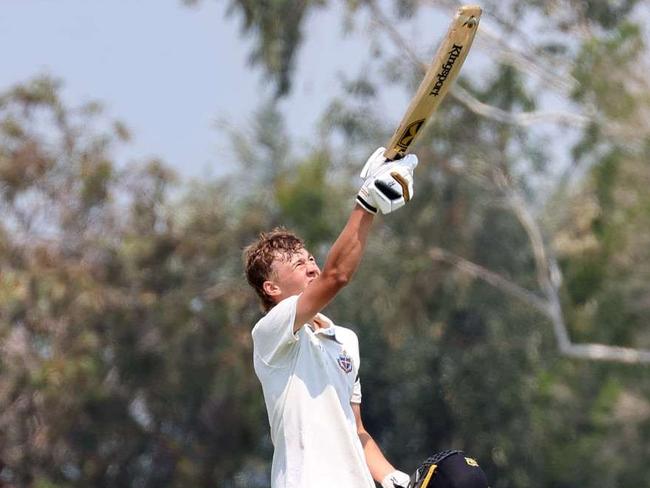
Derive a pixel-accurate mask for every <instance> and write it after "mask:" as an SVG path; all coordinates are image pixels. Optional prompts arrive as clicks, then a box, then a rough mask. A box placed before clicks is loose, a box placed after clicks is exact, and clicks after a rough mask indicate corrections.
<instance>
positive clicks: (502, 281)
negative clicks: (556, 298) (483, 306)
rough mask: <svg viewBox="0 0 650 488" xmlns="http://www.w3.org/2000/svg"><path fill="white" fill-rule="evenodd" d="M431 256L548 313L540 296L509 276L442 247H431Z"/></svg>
mask: <svg viewBox="0 0 650 488" xmlns="http://www.w3.org/2000/svg"><path fill="white" fill-rule="evenodd" d="M429 256H430V257H431V259H433V260H434V261H441V262H445V263H447V264H451V265H452V266H454V267H455V268H457V269H458V270H460V271H462V272H464V273H466V274H468V275H469V276H472V277H474V278H479V279H481V280H483V281H485V282H486V283H489V284H490V285H492V286H494V287H495V288H498V289H499V290H501V291H503V292H505V293H507V294H508V295H510V296H513V297H515V298H517V299H519V300H521V301H523V302H526V303H528V304H529V305H531V306H533V307H535V308H536V309H537V310H539V311H540V312H542V313H544V314H546V315H548V310H547V305H546V303H545V302H544V300H542V299H541V298H540V297H539V296H537V295H536V294H535V293H533V292H532V291H530V290H527V289H526V288H523V287H521V286H519V285H517V284H516V283H514V282H512V281H511V280H509V279H508V278H505V277H503V276H501V275H500V274H498V273H495V272H494V271H490V270H489V269H487V268H485V267H484V266H481V265H480V264H476V263H473V262H471V261H469V260H467V259H465V258H462V257H460V256H457V255H456V254H453V253H450V252H449V251H447V250H445V249H442V248H440V247H434V248H431V249H429Z"/></svg>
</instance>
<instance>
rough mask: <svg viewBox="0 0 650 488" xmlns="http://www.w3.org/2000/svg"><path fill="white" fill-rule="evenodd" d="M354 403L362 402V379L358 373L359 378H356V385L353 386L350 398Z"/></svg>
mask: <svg viewBox="0 0 650 488" xmlns="http://www.w3.org/2000/svg"><path fill="white" fill-rule="evenodd" d="M350 402H352V403H361V380H360V379H359V375H358V374H357V379H356V380H354V386H353V387H352V397H351V398H350Z"/></svg>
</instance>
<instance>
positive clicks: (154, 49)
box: [0, 0, 366, 177]
mask: <svg viewBox="0 0 650 488" xmlns="http://www.w3.org/2000/svg"><path fill="white" fill-rule="evenodd" d="M225 5H226V2H223V1H219V2H217V1H215V0H204V1H203V2H202V3H201V5H200V6H198V7H193V8H187V7H184V6H182V5H181V2H180V0H111V1H103V2H97V1H95V2H93V1H88V0H56V1H55V0H3V1H2V15H0V45H2V46H5V49H4V55H3V56H2V58H3V60H2V69H1V70H0V90H1V91H4V90H6V89H7V88H8V87H10V86H11V85H13V84H14V83H17V82H21V81H25V80H27V79H29V78H31V77H33V76H34V75H37V74H41V73H48V74H50V75H53V76H56V77H58V78H60V79H61V80H62V81H63V82H64V86H65V89H64V96H65V100H66V102H67V103H68V104H69V105H78V104H80V103H82V102H85V101H90V100H97V101H100V102H102V103H103V104H104V106H105V107H106V113H107V114H108V116H109V117H111V118H119V119H120V120H122V121H123V122H125V123H126V125H127V126H128V127H129V128H130V129H131V131H132V133H133V135H134V141H133V142H132V143H130V145H129V146H128V147H127V148H126V149H124V150H122V151H120V152H119V153H118V158H119V159H120V161H121V162H122V163H128V161H130V160H133V159H143V158H146V157H149V156H160V157H162V158H163V159H164V160H165V161H166V162H167V163H169V164H170V165H172V166H173V167H174V168H176V169H177V170H178V171H179V172H180V173H181V174H182V175H184V176H190V177H196V176H202V175H205V174H219V173H220V172H221V171H222V170H223V169H224V168H226V167H227V164H228V161H229V159H230V158H231V157H232V153H231V152H230V151H229V147H228V139H227V137H225V135H224V134H223V133H222V132H220V131H219V129H218V128H217V127H216V126H217V124H216V122H217V120H219V121H226V122H227V123H229V124H231V125H232V126H234V127H245V126H246V125H247V123H248V122H250V121H251V118H252V116H253V111H254V110H255V108H256V107H258V106H259V104H260V103H261V102H262V101H263V100H264V99H265V97H266V96H267V95H268V94H269V93H270V89H271V87H270V85H269V83H268V82H267V81H266V80H264V79H263V76H262V72H261V70H253V69H251V68H250V67H249V65H248V62H247V57H248V53H249V49H250V41H249V40H247V39H243V38H242V37H241V36H240V35H239V24H240V23H239V19H238V18H232V17H231V18H228V19H224V12H225ZM339 23H340V17H339V15H338V14H337V13H335V12H334V11H329V12H323V11H320V12H319V13H318V15H316V16H313V17H311V18H310V19H309V20H308V25H307V28H306V29H305V32H306V33H308V35H307V39H306V43H305V46H304V48H303V49H302V50H301V51H300V53H299V70H298V72H297V74H296V84H295V90H294V93H293V95H292V96H291V97H290V98H289V99H288V100H286V101H284V102H283V103H282V108H283V110H284V112H285V114H286V115H287V122H288V126H289V127H290V130H291V133H292V135H295V136H296V137H297V138H298V139H300V138H307V137H308V135H309V134H310V133H311V132H312V131H313V127H314V122H315V120H316V118H317V116H318V115H319V114H320V113H321V112H322V110H323V108H324V107H325V103H326V101H327V100H328V98H329V96H328V95H331V94H333V93H335V92H336V90H337V89H338V88H337V87H338V81H337V80H338V73H339V72H340V71H342V70H346V69H350V67H352V69H353V70H354V71H355V72H357V71H358V68H359V64H360V63H361V62H362V60H364V59H366V53H365V52H363V49H364V48H363V47H360V44H361V43H360V42H358V40H357V39H355V37H354V36H352V37H347V38H345V39H344V38H342V35H341V29H340V26H339ZM342 53H345V55H344V56H342ZM267 85H268V86H267Z"/></svg>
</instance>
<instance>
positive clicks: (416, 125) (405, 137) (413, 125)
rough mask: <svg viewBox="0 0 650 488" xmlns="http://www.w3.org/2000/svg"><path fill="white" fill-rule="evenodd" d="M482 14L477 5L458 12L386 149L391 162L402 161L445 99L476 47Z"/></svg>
mask: <svg viewBox="0 0 650 488" xmlns="http://www.w3.org/2000/svg"><path fill="white" fill-rule="evenodd" d="M481 12H482V10H481V7H479V6H476V5H467V6H464V7H460V8H459V9H458V11H457V12H456V15H455V17H454V19H453V20H452V22H451V25H450V26H449V30H448V31H447V35H446V36H445V38H444V39H443V41H442V43H441V44H440V47H439V48H438V51H437V52H436V55H435V56H434V58H433V62H432V63H431V66H429V69H428V70H427V72H426V74H425V75H424V79H423V80H422V82H421V83H420V86H419V88H418V90H417V92H416V93H415V96H414V97H413V98H412V99H411V103H410V104H409V106H408V108H407V109H406V113H405V114H404V117H403V118H402V121H401V122H400V124H399V127H398V128H397V130H396V131H395V133H394V134H393V137H392V138H391V140H390V142H389V143H388V145H387V146H386V153H385V156H386V158H387V159H389V160H393V159H399V158H401V157H402V156H404V154H406V152H407V150H408V148H409V146H410V145H411V144H412V143H413V141H414V140H415V138H416V136H417V135H418V133H419V132H420V131H421V129H422V127H423V126H424V124H425V123H426V121H427V119H428V118H429V116H430V115H431V114H432V113H433V112H434V111H435V110H436V109H437V108H438V106H439V105H440V102H442V100H443V99H444V98H445V95H446V94H447V91H448V90H449V87H450V86H451V84H452V83H453V82H454V80H455V79H456V77H457V76H458V73H459V72H460V68H461V66H462V65H463V62H465V58H466V57H467V53H468V52H469V49H470V47H471V46H472V41H474V35H475V34H476V31H477V30H478V23H479V20H480V19H481Z"/></svg>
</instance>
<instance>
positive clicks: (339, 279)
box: [293, 204, 374, 332]
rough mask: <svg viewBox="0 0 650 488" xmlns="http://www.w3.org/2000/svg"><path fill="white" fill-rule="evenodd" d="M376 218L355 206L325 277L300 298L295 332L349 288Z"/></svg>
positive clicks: (331, 253)
mask: <svg viewBox="0 0 650 488" xmlns="http://www.w3.org/2000/svg"><path fill="white" fill-rule="evenodd" d="M373 218H374V215H373V214H372V213H369V212H366V211H365V210H363V209H362V208H361V206H360V205H358V204H357V205H355V207H354V210H352V213H351V214H350V218H349V219H348V222H347V223H346V224H345V227H344V228H343V231H342V232H341V234H340V235H339V237H338V239H336V242H334V245H333V246H332V249H330V252H329V254H328V255H327V260H326V261H325V266H324V267H323V271H322V272H321V274H320V275H319V276H318V277H317V278H316V279H314V281H312V282H311V283H310V284H309V285H308V286H307V288H305V291H304V292H303V293H302V295H300V298H299V299H298V304H297V306H296V319H295V322H294V327H293V329H294V332H295V331H296V330H298V329H299V328H300V327H302V325H303V324H304V323H305V322H308V321H309V320H311V318H312V317H313V316H314V315H316V314H317V313H318V312H320V311H321V310H322V309H323V308H325V306H326V305H327V304H328V303H329V302H330V301H331V300H332V299H333V298H334V297H335V296H336V294H337V293H338V292H339V290H341V288H343V287H344V286H345V285H347V284H348V283H349V281H350V279H351V278H352V275H354V272H355V271H356V270H357V268H358V267H359V263H360V262H361V257H362V256H363V252H364V250H365V248H366V242H367V240H368V234H369V233H370V227H371V225H372V221H373Z"/></svg>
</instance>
